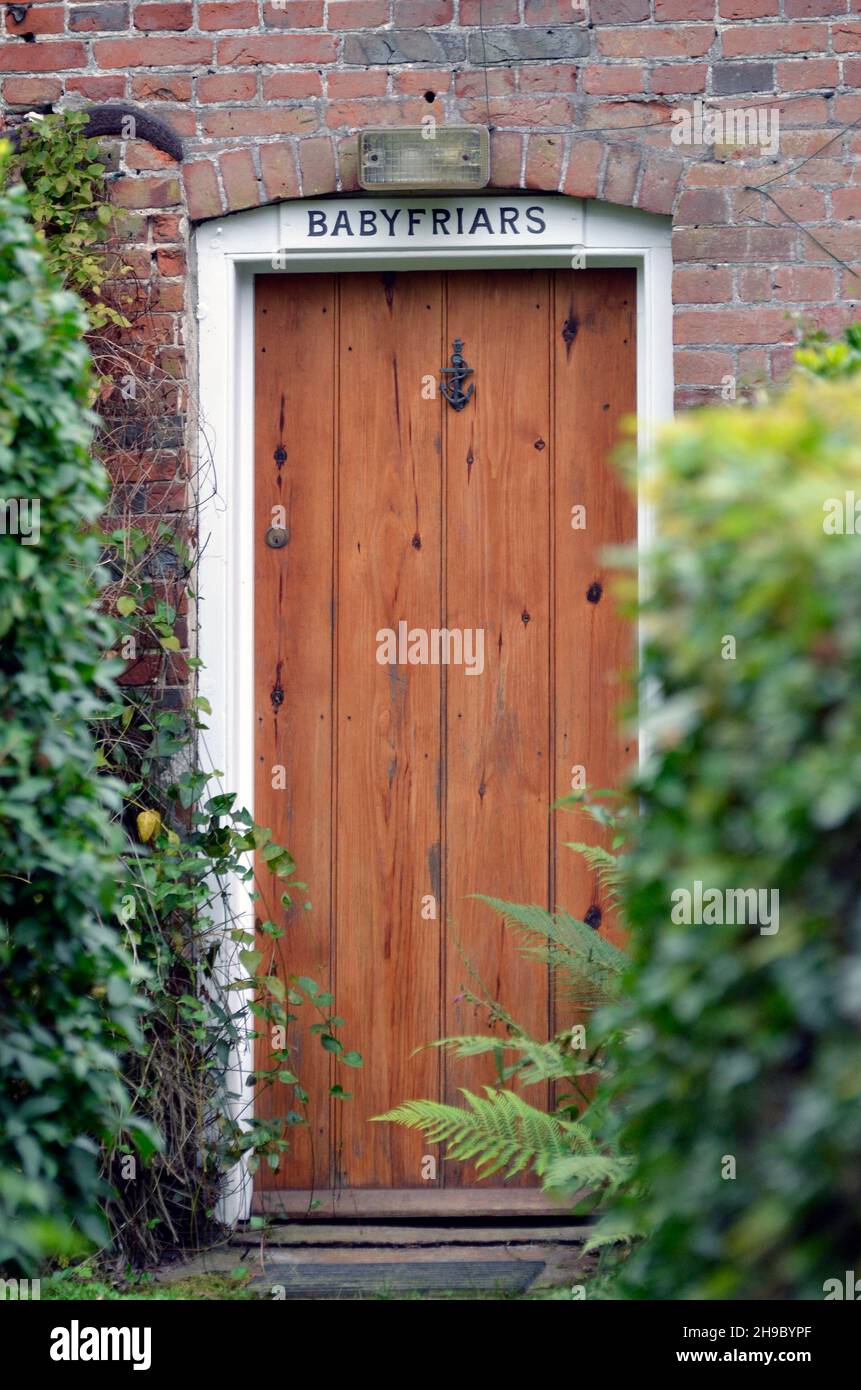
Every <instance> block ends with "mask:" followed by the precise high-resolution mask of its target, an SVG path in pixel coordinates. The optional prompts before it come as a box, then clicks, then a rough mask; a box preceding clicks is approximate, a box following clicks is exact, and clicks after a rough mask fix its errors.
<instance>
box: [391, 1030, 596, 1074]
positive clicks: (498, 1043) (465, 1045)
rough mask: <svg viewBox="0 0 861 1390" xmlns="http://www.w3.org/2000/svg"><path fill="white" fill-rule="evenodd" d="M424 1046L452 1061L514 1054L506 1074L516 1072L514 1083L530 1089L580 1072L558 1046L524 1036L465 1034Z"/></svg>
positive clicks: (556, 1043) (554, 1042) (574, 1059)
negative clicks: (440, 1051)
mask: <svg viewBox="0 0 861 1390" xmlns="http://www.w3.org/2000/svg"><path fill="white" fill-rule="evenodd" d="M427 1046H428V1047H443V1048H446V1050H447V1051H449V1052H450V1053H451V1054H452V1056H454V1057H480V1056H482V1055H483V1054H486V1053H488V1052H491V1053H495V1052H499V1051H502V1050H504V1051H507V1052H514V1053H518V1054H519V1056H518V1057H517V1058H516V1059H515V1060H514V1061H513V1062H512V1063H511V1064H510V1066H509V1067H507V1068H506V1070H507V1071H508V1072H510V1074H511V1075H514V1073H515V1072H516V1073H517V1079H518V1082H519V1083H520V1084H521V1085H523V1086H534V1085H537V1084H538V1082H540V1081H562V1080H565V1079H566V1078H567V1077H572V1076H577V1075H579V1074H580V1070H581V1068H580V1067H579V1065H578V1063H579V1059H578V1058H577V1057H572V1058H570V1059H569V1058H568V1056H567V1054H565V1053H564V1052H563V1051H562V1049H561V1048H560V1045H559V1043H558V1042H556V1041H551V1042H546V1043H539V1042H536V1041H535V1040H534V1039H533V1038H528V1037H526V1035H525V1034H515V1036H514V1037H510V1038H495V1037H492V1036H491V1035H490V1034H487V1033H479V1034H465V1035H461V1036H455V1037H450V1038H438V1039H437V1040H436V1041H435V1042H432V1043H428V1044H427ZM417 1050H418V1051H421V1050H422V1049H417Z"/></svg>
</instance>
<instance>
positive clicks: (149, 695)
mask: <svg viewBox="0 0 861 1390" xmlns="http://www.w3.org/2000/svg"><path fill="white" fill-rule="evenodd" d="M16 162H17V163H18V165H19V167H20V170H21V173H22V175H23V177H24V179H25V181H26V184H27V200H28V202H29V205H30V208H31V210H32V214H33V217H34V220H35V221H36V223H37V226H38V227H39V229H40V231H39V241H40V243H41V245H42V247H43V250H44V253H45V255H46V256H47V258H48V259H49V260H50V262H51V264H52V266H53V267H54V269H55V270H56V271H57V272H58V273H59V274H61V275H62V277H63V278H64V280H65V283H66V284H67V285H70V286H72V287H74V288H75V289H76V290H77V291H78V292H79V293H80V294H81V295H82V296H83V298H84V299H85V301H86V304H87V309H88V314H89V329H90V332H89V342H90V346H91V349H92V352H93V357H94V361H95V365H96V370H97V373H98V375H99V378H100V382H101V385H100V390H99V399H100V401H101V419H100V431H99V435H98V440H97V444H98V450H99V452H100V453H101V454H102V456H103V457H105V458H106V459H110V460H111V461H112V463H113V464H114V466H116V465H117V462H118V461H119V463H120V465H121V467H120V469H119V472H120V475H121V476H129V475H131V474H133V473H134V472H135V471H136V468H137V466H138V463H139V459H140V457H141V455H146V456H147V457H152V456H153V454H156V455H157V452H158V448H159V441H160V440H161V438H162V426H163V417H164V410H165V407H164V400H165V395H166V394H167V393H169V392H170V391H172V390H174V389H175V387H174V383H173V382H172V381H170V380H169V379H167V378H165V376H164V375H163V374H159V372H158V371H157V369H155V368H153V367H151V366H147V365H146V364H145V362H144V361H143V360H142V358H141V356H140V355H139V354H138V353H136V351H135V349H134V346H132V347H130V348H126V347H124V338H130V337H132V336H133V335H132V334H129V333H128V332H126V333H125V334H122V333H119V332H118V331H117V330H118V329H123V328H124V329H126V330H127V329H128V328H129V327H130V326H133V325H134V324H135V322H136V317H135V314H136V309H137V312H139V313H146V311H147V306H146V304H144V305H143V308H142V309H141V307H140V305H137V306H136V305H135V297H134V293H133V292H132V293H131V294H129V293H124V294H123V296H122V304H121V306H120V305H118V303H117V302H116V297H117V290H118V285H119V283H120V274H121V267H118V263H117V260H116V258H113V259H112V257H111V255H110V254H109V252H108V250H107V246H106V245H105V242H106V234H107V233H109V232H110V231H111V228H112V223H111V217H112V211H111V208H110V205H109V204H108V202H107V201H106V184H105V181H104V175H105V169H106V165H105V162H104V160H103V159H102V158H101V157H100V153H99V146H98V142H96V141H92V140H88V139H87V138H86V136H85V135H84V134H83V132H82V118H81V117H79V116H76V115H73V114H70V113H66V114H63V115H60V116H56V117H49V118H46V119H45V121H43V122H41V123H40V124H39V126H38V127H37V128H35V129H34V130H33V131H32V132H31V133H30V134H29V135H28V136H27V137H25V139H24V140H23V141H22V142H21V145H20V148H19V151H18V153H17V155H16ZM129 383H131V384H132V387H133V389H128V388H129ZM129 440H131V441H132V443H131V444H129V442H128V441H129ZM126 466H127V467H126ZM193 481H194V480H189V483H190V488H189V490H190V492H191V491H193V487H192V486H191V484H193ZM130 492H131V493H132V494H134V493H135V486H134V485H133V486H132V487H131V488H128V487H121V486H115V488H114V490H113V494H112V497H111V499H110V501H109V504H108V506H107V507H106V508H105V507H104V500H105V499H104V497H102V498H101V499H100V508H101V509H102V521H101V527H100V528H99V530H98V532H97V533H94V534H93V535H92V536H91V538H90V541H89V542H88V544H90V545H91V546H92V545H93V544H96V543H98V544H100V546H101V560H102V563H103V564H104V566H105V567H106V569H107V572H108V575H109V583H108V585H107V587H106V589H105V591H104V594H103V600H102V601H103V607H104V608H105V609H106V610H108V611H110V613H111V614H112V618H113V621H112V626H111V638H110V642H109V644H108V643H106V653H105V654H106V655H107V657H108V658H109V659H110V660H111V664H112V665H113V666H117V665H118V666H119V667H120V668H121V669H123V670H124V672H125V674H124V675H123V676H122V677H121V678H120V683H119V686H118V687H117V688H115V690H114V698H113V699H112V701H111V703H110V704H108V705H107V706H106V707H102V708H101V709H100V710H99V711H98V713H97V714H96V712H95V711H91V717H93V718H94V719H95V722H94V724H93V728H94V732H95V737H96V755H95V760H96V763H97V765H98V767H99V770H100V772H101V774H102V775H101V778H100V782H101V784H102V785H104V786H105V787H111V788H113V789H114V796H115V801H114V813H113V814H114V822H115V824H114V833H115V834H117V835H120V838H121V842H122V845H123V847H124V848H123V852H122V862H121V868H120V872H119V877H118V879H117V890H118V897H119V905H118V907H117V913H118V916H119V921H120V922H121V923H122V926H123V929H124V931H125V932H126V934H127V937H128V940H129V943H130V945H131V947H132V949H133V952H134V955H135V958H136V960H137V962H138V963H139V966H140V968H141V970H142V971H145V972H146V978H147V985H146V995H147V1004H148V1009H147V1012H146V1015H145V1018H144V1022H143V1041H144V1046H143V1048H142V1049H141V1050H132V1049H128V1050H127V1051H126V1053H125V1057H124V1066H123V1070H124V1075H125V1081H126V1084H127V1086H128V1088H129V1090H130V1092H131V1094H132V1096H133V1097H134V1102H135V1105H136V1107H137V1109H138V1110H139V1111H140V1112H141V1113H142V1114H143V1115H145V1116H146V1117H147V1118H148V1119H149V1120H150V1121H151V1122H152V1124H153V1126H154V1127H155V1129H156V1130H157V1131H158V1133H159V1134H160V1135H161V1136H162V1144H161V1147H160V1149H159V1150H158V1151H156V1152H153V1153H152V1155H151V1157H150V1161H149V1162H148V1163H147V1164H145V1165H144V1164H142V1163H141V1162H139V1161H138V1157H137V1156H136V1155H135V1153H134V1151H133V1149H132V1147H131V1145H130V1144H129V1142H128V1140H127V1138H126V1137H124V1136H115V1137H114V1138H113V1139H108V1141H107V1142H106V1143H104V1145H103V1150H102V1162H103V1168H104V1174H105V1177H106V1179H107V1180H108V1181H109V1183H110V1187H111V1197H110V1201H109V1202H108V1214H109V1217H110V1220H111V1225H112V1231H113V1238H114V1245H115V1247H116V1249H117V1250H118V1252H119V1253H120V1255H121V1256H122V1257H123V1258H125V1259H128V1260H131V1261H132V1262H135V1263H145V1262H148V1261H152V1260H154V1259H157V1258H158V1257H159V1255H160V1254H161V1253H162V1251H164V1250H167V1249H171V1250H176V1249H177V1248H188V1247H190V1246H194V1245H196V1244H199V1243H200V1242H202V1241H205V1240H207V1239H209V1238H210V1236H211V1235H212V1234H213V1233H214V1232H215V1229H216V1204H217V1200H218V1198H219V1196H223V1195H224V1192H225V1173H226V1172H228V1171H230V1169H231V1167H232V1165H234V1164H236V1163H237V1162H238V1161H239V1160H242V1161H243V1162H244V1164H245V1165H246V1167H247V1168H248V1169H250V1170H252V1171H253V1170H254V1169H255V1168H256V1167H258V1166H259V1165H260V1164H261V1163H264V1162H265V1163H266V1164H267V1165H268V1166H269V1167H271V1168H273V1169H276V1168H278V1167H279V1165H280V1164H281V1163H282V1162H283V1161H284V1158H285V1155H286V1154H288V1153H289V1150H290V1147H291V1135H292V1132H293V1130H294V1129H295V1128H296V1127H297V1126H304V1125H306V1124H307V1116H308V1103H309V1096H308V1093H307V1091H306V1090H305V1088H304V1087H303V1085H302V1079H301V1073H300V1070H299V1067H298V1063H297V1060H296V1059H297V1056H298V1055H299V1051H300V1050H299V1048H298V1047H297V1044H296V1030H297V1028H299V1027H303V1026H306V1027H307V1029H308V1031H309V1032H310V1033H311V1034H312V1035H313V1036H316V1037H317V1039H318V1041H319V1044H320V1046H322V1047H323V1048H324V1050H325V1051H327V1052H329V1053H331V1055H332V1057H333V1058H334V1060H335V1062H336V1064H338V1065H339V1066H342V1067H345V1068H346V1069H347V1071H346V1072H345V1075H348V1074H349V1070H350V1069H351V1068H355V1067H357V1066H361V1064H362V1059H361V1056H360V1054H359V1053H358V1052H355V1051H350V1050H345V1048H344V1045H343V1043H342V1041H341V1037H340V1034H341V1031H342V1029H343V1026H344V1024H343V1020H342V1019H340V1018H339V1017H338V1015H337V1013H336V1011H335V1007H334V1003H335V1001H334V999H333V998H332V996H331V995H330V994H328V993H327V992H325V991H324V990H323V989H322V988H321V987H320V986H319V985H318V984H317V983H316V982H315V981H313V980H311V979H307V978H304V977H303V978H301V979H297V978H294V977H290V976H287V977H285V975H284V973H283V968H282V965H281V962H280V958H279V948H278V943H279V941H280V939H281V938H282V937H283V935H284V933H285V923H286V922H287V921H288V920H290V921H293V922H294V925H293V926H291V928H290V929H291V930H299V929H301V927H300V924H301V917H300V916H298V914H299V912H300V911H301V909H302V907H305V906H310V904H307V903H306V886H305V885H304V884H303V883H302V882H301V881H300V880H299V879H297V877H296V873H297V870H296V865H295V864H294V861H293V859H292V856H291V855H290V853H289V851H288V850H287V848H286V847H284V846H281V845H279V844H277V843H275V842H274V841H273V839H272V835H271V831H270V830H268V829H267V828H266V827H263V826H260V825H258V824H256V823H255V822H254V821H253V819H252V817H251V816H250V814H249V813H248V811H247V810H245V809H244V808H243V807H241V806H239V805H237V802H236V797H235V796H234V795H233V794H232V793H231V792H230V791H227V790H225V789H224V788H223V786H222V785H221V774H220V773H219V772H218V771H217V770H216V769H213V768H212V767H211V766H207V765H206V733H207V728H208V724H207V720H208V719H209V717H210V716H211V710H210V709H209V706H208V704H207V702H206V700H205V699H203V698H202V697H201V696H200V695H199V694H198V693H197V679H198V675H199V669H200V662H199V661H198V660H197V659H196V658H195V657H194V656H189V657H185V656H184V652H185V650H186V648H187V647H188V645H189V633H188V610H189V607H190V606H191V607H193V606H194V605H195V604H196V603H197V601H198V597H197V595H196V593H195V591H194V581H195V566H196V551H195V548H194V521H195V518H194V516H193V515H192V516H190V517H189V516H186V515H185V514H180V515H179V516H178V517H176V518H175V519H174V524H168V523H167V522H166V521H160V522H157V523H155V524H152V523H151V522H150V521H149V520H147V521H139V519H138V516H137V512H136V503H135V500H134V496H131V497H130V496H129V493H130ZM91 519H92V515H91ZM93 621H95V618H94V619H93ZM191 637H192V639H193V633H192V634H191ZM141 664H142V665H143V670H144V679H142V680H140V679H139V678H138V677H136V676H135V675H134V668H135V667H137V666H140V665H141ZM186 670H187V682H185V683H184V680H185V672H186ZM133 682H134V683H133ZM120 788H121V791H120V790H118V789H120ZM255 862H256V864H257V865H258V866H259V868H260V871H261V874H262V880H260V881H258V879H257V878H256V877H255V870H254V865H255ZM236 885H241V886H243V887H244V890H245V892H246V894H247V897H248V899H249V900H250V903H251V905H252V907H253V913H254V915H255V916H256V919H257V922H256V930H255V929H254V926H253V925H252V923H251V922H250V921H249V917H250V912H248V911H245V912H243V911H241V910H240V907H241V905H240V904H238V903H237V900H236V893H235V889H236ZM249 1015H250V1017H251V1020H252V1022H251V1026H250V1030H249V1025H248V1022H247V1019H248V1016H249ZM258 1038H260V1039H262V1040H264V1041H261V1043H260V1048H261V1051H263V1052H264V1055H266V1054H268V1061H267V1063H266V1064H265V1065H264V1066H262V1067H261V1069H260V1070H259V1071H258V1072H257V1073H255V1074H254V1075H253V1076H251V1077H248V1078H247V1082H248V1086H247V1088H246V1090H245V1091H244V1092H243V1093H242V1094H239V1093H237V1092H234V1091H231V1089H230V1081H229V1076H230V1073H229V1070H228V1068H229V1063H230V1060H231V1057H232V1055H233V1054H234V1052H235V1051H236V1049H237V1048H240V1047H241V1046H242V1045H243V1044H245V1043H247V1042H249V1041H251V1042H255V1041H256V1040H257V1039H258ZM264 1049H265V1051H264ZM273 1084H277V1085H278V1086H280V1087H282V1088H286V1089H287V1091H288V1092H289V1093H290V1101H289V1102H288V1104H287V1106H286V1107H285V1111H284V1113H283V1114H277V1115H273V1116H267V1117H266V1118H263V1117H259V1116H253V1115H251V1113H250V1112H251V1103H252V1095H253V1092H252V1087H254V1088H255V1089H256V1090H257V1091H258V1092H259V1090H260V1089H261V1088H265V1087H267V1086H272V1085H273ZM330 1094H331V1095H333V1096H334V1097H336V1098H338V1099H339V1100H345V1101H346V1100H349V1099H350V1091H349V1090H348V1089H345V1088H344V1087H343V1086H342V1085H339V1084H334V1085H332V1087H331V1088H330Z"/></svg>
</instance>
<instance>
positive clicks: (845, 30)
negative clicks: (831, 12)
mask: <svg viewBox="0 0 861 1390" xmlns="http://www.w3.org/2000/svg"><path fill="white" fill-rule="evenodd" d="M831 42H832V45H833V47H834V52H835V53H861V23H859V22H854V21H849V20H841V21H840V23H839V24H835V25H833V26H832V29H831Z"/></svg>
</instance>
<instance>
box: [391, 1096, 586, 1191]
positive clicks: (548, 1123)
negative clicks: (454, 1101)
mask: <svg viewBox="0 0 861 1390" xmlns="http://www.w3.org/2000/svg"><path fill="white" fill-rule="evenodd" d="M484 1089H485V1097H486V1098H481V1097H479V1096H476V1095H473V1093H472V1092H471V1091H467V1090H463V1091H462V1092H461V1094H462V1095H463V1096H464V1097H465V1099H466V1103H467V1107H468V1108H467V1109H460V1108H459V1107H458V1106H455V1105H444V1104H442V1103H441V1102H439V1101H432V1100H410V1101H406V1102H404V1104H402V1105H398V1106H396V1107H395V1108H394V1109H393V1110H389V1111H388V1112H387V1113H386V1114H385V1115H376V1116H375V1117H374V1119H375V1120H376V1121H383V1120H385V1121H390V1122H392V1123H394V1124H400V1125H404V1126H406V1128H408V1129H418V1130H421V1132H422V1133H423V1134H425V1135H426V1136H427V1138H428V1140H429V1141H430V1143H432V1144H438V1143H444V1144H445V1145H446V1155H447V1157H448V1158H453V1159H457V1160H458V1161H460V1162H471V1163H473V1164H474V1165H475V1167H476V1171H477V1172H478V1173H479V1175H480V1176H481V1177H489V1176H490V1175H491V1174H492V1173H498V1172H500V1170H502V1169H505V1173H504V1177H506V1178H510V1177H513V1176H514V1175H515V1174H517V1173H520V1172H523V1171H524V1170H526V1169H530V1168H531V1169H532V1170H533V1171H534V1172H536V1173H538V1174H539V1175H540V1174H542V1173H543V1172H544V1170H545V1169H546V1167H547V1165H548V1164H549V1163H550V1162H551V1161H552V1160H553V1159H562V1158H565V1157H570V1155H571V1150H572V1145H573V1144H574V1143H575V1142H580V1143H585V1142H588V1135H587V1134H586V1131H585V1130H584V1131H582V1132H581V1133H579V1134H578V1133H575V1132H574V1131H575V1130H576V1129H577V1127H576V1126H568V1125H565V1124H563V1123H562V1122H560V1121H559V1120H557V1119H556V1118H555V1117H554V1116H553V1115H546V1114H545V1113H544V1112H543V1111H542V1110H536V1109H535V1107H534V1106H531V1105H529V1104H528V1102H527V1101H525V1100H524V1099H523V1098H522V1096H518V1095H516V1094H515V1093H514V1092H513V1091H494V1090H493V1089H492V1087H490V1086H486V1087H485V1088H484Z"/></svg>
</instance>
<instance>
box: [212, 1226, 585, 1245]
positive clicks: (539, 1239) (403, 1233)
mask: <svg viewBox="0 0 861 1390" xmlns="http://www.w3.org/2000/svg"><path fill="white" fill-rule="evenodd" d="M592 1229H593V1228H592V1226H591V1225H589V1224H585V1223H583V1222H570V1223H568V1224H565V1225H563V1224H561V1223H557V1224H555V1225H539V1224H537V1223H534V1222H532V1223H529V1224H524V1225H520V1226H514V1225H506V1226H467V1225H462V1226H424V1225H410V1224H408V1223H406V1224H402V1225H394V1224H391V1223H389V1224H381V1225H369V1224H367V1223H362V1224H356V1225H346V1224H345V1223H344V1222H339V1223H337V1224H335V1223H326V1224H324V1223H323V1222H318V1221H286V1222H277V1223H275V1224H273V1225H271V1226H270V1227H269V1228H268V1230H267V1231H266V1235H265V1244H266V1246H267V1248H272V1247H274V1246H279V1247H281V1246H296V1245H299V1246H327V1245H331V1246H338V1247H342V1248H343V1247H355V1246H362V1245H372V1246H398V1245H402V1246H407V1247H409V1248H411V1249H415V1248H416V1246H422V1245H452V1246H459V1245H506V1246H511V1245H524V1244H526V1245H536V1244H541V1245H544V1244H552V1245H582V1244H583V1242H584V1241H585V1240H587V1239H588V1237H589V1235H590V1234H591V1232H592ZM260 1241H261V1232H260V1231H259V1230H254V1229H253V1228H251V1227H248V1226H242V1227H239V1229H238V1230H236V1231H234V1233H233V1235H232V1237H231V1239H230V1244H231V1245H241V1246H243V1247H247V1248H249V1249H250V1248H254V1247H256V1246H259V1245H260Z"/></svg>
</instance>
